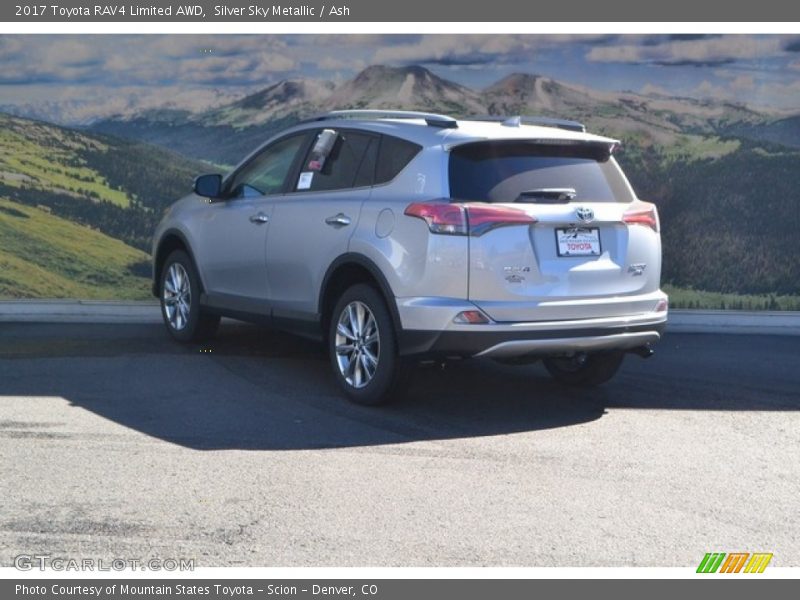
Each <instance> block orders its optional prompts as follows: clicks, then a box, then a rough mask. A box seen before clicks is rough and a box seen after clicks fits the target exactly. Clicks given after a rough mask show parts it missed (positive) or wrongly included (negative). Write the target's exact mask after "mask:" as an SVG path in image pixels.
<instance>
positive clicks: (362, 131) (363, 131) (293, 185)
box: [284, 127, 382, 196]
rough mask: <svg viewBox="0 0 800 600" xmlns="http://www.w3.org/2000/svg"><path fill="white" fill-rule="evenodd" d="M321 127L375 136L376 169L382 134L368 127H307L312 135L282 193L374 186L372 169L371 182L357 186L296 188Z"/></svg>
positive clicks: (336, 190) (306, 192) (321, 192)
mask: <svg viewBox="0 0 800 600" xmlns="http://www.w3.org/2000/svg"><path fill="white" fill-rule="evenodd" d="M323 129H333V130H334V131H336V133H346V132H353V133H358V134H362V135H364V136H367V137H370V138H372V139H373V140H374V139H376V138H377V140H378V150H377V151H376V153H375V156H376V159H375V169H377V165H378V160H377V156H378V152H379V151H380V138H381V137H382V134H380V133H376V132H374V131H370V130H368V129H358V128H356V127H319V128H316V129H307V130H306V131H307V132H311V134H312V135H310V136H309V138H308V144H307V145H306V148H305V150H304V152H303V159H302V160H299V161H297V164H296V165H294V167H293V169H294V170H293V172H292V176H291V177H290V178H289V179H288V180H287V182H286V183H287V185H286V187H287V190H286V191H285V192H284V195H287V196H289V195H291V196H294V195H295V194H302V195H307V194H333V193H336V192H346V191H348V190H365V189H370V188H372V187H374V186H375V172H374V170H373V173H372V183H370V184H369V185H360V186H358V187H354V186H348V187H343V188H337V189H335V190H298V189H296V186H297V180H298V178H299V177H300V173H302V171H303V164H305V162H306V159H307V158H308V155H309V152H311V149H312V148H313V146H314V140H315V139H316V136H317V135H319V133H320V132H321V131H322V130H323ZM365 156H366V155H365ZM361 161H362V163H363V161H364V157H362V158H361ZM360 168H361V163H359V169H360ZM356 175H358V170H356ZM353 180H355V175H354V176H353ZM289 182H291V183H289Z"/></svg>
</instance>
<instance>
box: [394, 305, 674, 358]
mask: <svg viewBox="0 0 800 600" xmlns="http://www.w3.org/2000/svg"><path fill="white" fill-rule="evenodd" d="M666 324H667V313H666V312H652V313H645V314H640V315H631V316H626V317H608V318H602V319H577V320H571V321H545V322H540V321H537V322H532V323H492V324H487V325H467V326H461V327H458V328H452V329H445V330H443V331H433V330H420V329H416V330H415V329H406V330H403V331H402V332H401V333H400V353H401V354H402V355H404V356H432V357H442V358H446V357H473V356H487V357H495V358H499V357H514V356H536V355H541V356H548V355H556V354H566V353H571V352H591V351H598V350H615V349H618V350H627V349H631V348H636V347H639V346H645V345H648V344H654V343H656V342H658V341H659V340H660V339H661V335H662V334H663V332H664V329H665V327H666Z"/></svg>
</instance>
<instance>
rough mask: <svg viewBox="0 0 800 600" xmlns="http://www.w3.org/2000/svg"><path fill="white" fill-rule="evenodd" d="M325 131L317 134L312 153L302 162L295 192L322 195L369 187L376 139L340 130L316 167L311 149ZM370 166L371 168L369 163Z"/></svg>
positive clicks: (315, 159)
mask: <svg viewBox="0 0 800 600" xmlns="http://www.w3.org/2000/svg"><path fill="white" fill-rule="evenodd" d="M323 133H324V132H320V133H318V134H317V138H315V142H314V143H312V144H311V150H309V153H308V155H307V156H306V158H305V161H304V162H303V165H302V167H301V169H300V175H299V177H298V180H297V184H296V185H295V188H294V189H295V190H296V191H311V192H321V191H328V190H342V189H347V188H352V187H360V186H364V185H372V177H373V172H374V164H375V158H374V154H375V152H376V151H377V138H376V137H375V136H373V135H369V134H367V133H360V132H357V131H340V132H338V135H337V136H336V141H335V142H334V144H333V147H332V148H331V149H330V153H329V154H328V155H327V156H326V157H325V159H324V162H323V163H322V168H321V169H320V168H319V162H318V161H317V157H315V156H312V155H313V154H314V152H313V149H314V147H315V145H316V140H317V139H318V138H319V136H321V135H323ZM370 162H371V163H372V165H373V166H372V169H371V168H370V166H369V163H370Z"/></svg>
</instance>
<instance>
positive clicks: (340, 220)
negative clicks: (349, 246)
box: [325, 213, 350, 227]
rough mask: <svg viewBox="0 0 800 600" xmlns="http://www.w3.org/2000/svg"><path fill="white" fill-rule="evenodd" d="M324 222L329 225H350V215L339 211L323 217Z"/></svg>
mask: <svg viewBox="0 0 800 600" xmlns="http://www.w3.org/2000/svg"><path fill="white" fill-rule="evenodd" d="M325 222H326V223H327V224H328V225H330V226H331V227H345V226H347V225H350V217H348V216H347V215H346V214H344V213H339V214H338V215H334V216H332V217H328V218H327V219H325Z"/></svg>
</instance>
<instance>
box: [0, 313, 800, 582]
mask: <svg viewBox="0 0 800 600" xmlns="http://www.w3.org/2000/svg"><path fill="white" fill-rule="evenodd" d="M328 370H329V365H328V363H327V361H326V359H325V356H324V354H323V352H322V350H321V348H320V347H319V346H317V345H316V344H314V343H312V342H307V341H305V340H302V339H299V338H294V337H292V336H289V335H285V334H282V333H278V332H273V331H268V330H265V329H262V328H257V327H252V326H240V325H235V324H232V323H227V324H226V325H225V326H224V327H223V328H222V331H221V335H220V337H219V339H218V340H217V341H215V342H214V343H213V344H209V345H207V346H182V345H179V344H177V343H175V342H173V341H171V340H170V339H169V338H168V337H167V335H166V333H165V332H164V330H163V328H162V327H161V326H159V325H152V324H127V325H125V324H104V325H100V324H97V325H92V324H35V323H0V456H2V460H0V548H2V549H3V552H2V555H0V565H10V564H11V563H12V561H13V557H14V556H16V555H18V554H36V553H40V554H41V553H46V554H50V555H51V556H60V557H68V558H69V557H93V558H107V559H111V558H137V559H145V558H149V557H162V558H164V557H166V558H195V560H196V565H197V566H307V565H314V566H484V565H492V566H692V565H696V564H697V563H699V561H700V559H701V558H702V557H703V555H704V554H705V553H706V552H712V551H721V552H735V551H750V552H757V551H760V552H773V553H774V555H775V557H774V559H773V562H772V565H774V566H800V538H799V537H798V535H799V534H798V531H800V508H798V507H799V506H800V503H799V502H798V498H800V461H799V460H798V456H800V338H798V337H791V336H770V335H754V336H748V335H715V334H683V333H669V334H668V335H667V336H666V337H665V339H664V340H663V341H662V343H661V344H660V345H659V346H658V347H657V350H656V354H655V356H654V357H653V358H651V359H648V360H643V359H641V358H638V357H634V356H631V357H628V358H627V359H626V362H625V364H624V365H623V368H622V370H621V372H620V373H619V374H618V376H617V377H616V378H615V379H614V380H613V381H612V382H611V383H609V384H607V385H605V386H603V387H601V388H598V389H595V390H575V389H564V388H562V387H559V386H558V385H556V384H555V383H553V382H552V381H551V380H550V379H549V377H548V376H547V374H546V372H545V371H544V369H543V368H542V367H541V366H540V365H531V366H525V367H511V366H504V365H499V364H496V363H493V362H491V361H485V360H481V361H478V360H475V361H466V362H463V363H460V364H455V365H450V366H448V367H447V368H446V369H444V370H441V369H435V368H427V369H420V370H419V371H418V372H417V373H416V376H415V377H414V379H413V382H412V385H411V388H410V390H409V393H408V395H407V398H406V399H405V400H404V401H403V402H401V403H398V404H395V405H392V406H390V407H386V408H379V409H374V408H364V407H358V406H354V405H352V404H349V403H348V402H347V401H345V400H344V399H342V397H341V396H340V395H339V393H338V391H337V389H336V388H335V386H334V382H333V379H332V378H331V377H330V374H329V371H328Z"/></svg>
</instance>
